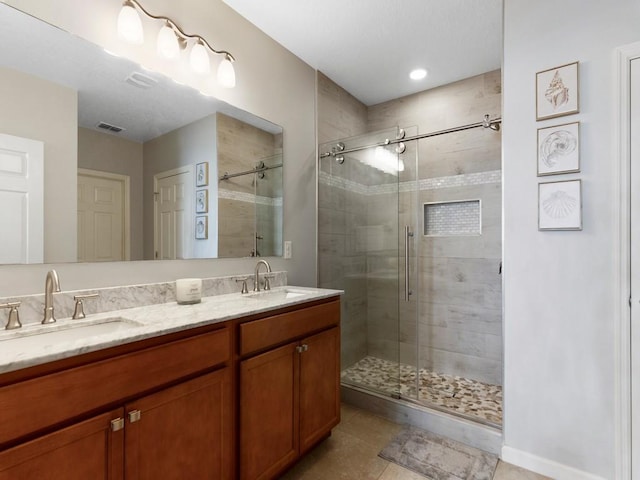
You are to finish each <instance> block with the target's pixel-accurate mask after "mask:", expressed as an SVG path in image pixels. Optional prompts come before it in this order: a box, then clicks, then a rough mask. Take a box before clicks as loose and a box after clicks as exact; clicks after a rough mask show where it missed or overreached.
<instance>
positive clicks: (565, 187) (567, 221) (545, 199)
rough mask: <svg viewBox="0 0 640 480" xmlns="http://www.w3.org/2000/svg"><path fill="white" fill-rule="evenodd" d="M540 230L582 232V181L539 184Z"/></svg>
mask: <svg viewBox="0 0 640 480" xmlns="http://www.w3.org/2000/svg"><path fill="white" fill-rule="evenodd" d="M538 230H582V181H581V180H564V181H560V182H545V183H539V184H538Z"/></svg>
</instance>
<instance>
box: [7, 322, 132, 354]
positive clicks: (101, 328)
mask: <svg viewBox="0 0 640 480" xmlns="http://www.w3.org/2000/svg"><path fill="white" fill-rule="evenodd" d="M140 326H142V324H141V323H138V322H134V321H132V320H128V319H126V318H122V317H112V318H102V319H100V320H96V321H94V322H91V323H88V322H86V321H85V320H80V321H76V320H68V321H65V322H64V323H55V324H53V325H38V326H36V327H32V328H30V327H23V328H22V329H19V330H12V331H8V332H3V333H2V334H0V348H11V349H19V350H30V349H37V348H44V347H46V346H48V345H55V344H57V343H61V342H64V343H66V342H74V341H76V340H81V339H84V338H88V337H95V336H98V335H105V334H109V333H115V332H121V331H124V330H128V329H130V328H136V327H140Z"/></svg>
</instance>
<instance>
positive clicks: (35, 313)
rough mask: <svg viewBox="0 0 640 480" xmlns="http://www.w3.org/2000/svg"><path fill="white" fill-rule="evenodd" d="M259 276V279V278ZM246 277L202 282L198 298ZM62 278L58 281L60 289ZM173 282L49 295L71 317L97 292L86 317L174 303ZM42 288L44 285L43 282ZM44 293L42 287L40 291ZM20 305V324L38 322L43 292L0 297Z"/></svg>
mask: <svg viewBox="0 0 640 480" xmlns="http://www.w3.org/2000/svg"><path fill="white" fill-rule="evenodd" d="M272 274H273V275H274V278H273V279H271V282H270V283H271V286H273V287H279V286H283V285H286V284H287V272H272ZM262 275H263V274H261V275H260V277H261V278H262ZM246 277H247V275H232V276H225V277H211V278H203V279H202V296H203V297H210V296H215V295H224V294H228V293H234V292H238V293H239V292H240V290H241V287H242V284H241V283H238V282H236V279H239V278H246ZM252 280H253V279H252V278H250V279H249V280H248V282H247V286H248V287H249V290H251V289H252V288H253V281H252ZM63 282H64V279H60V283H61V285H62V286H63V287H64V283H63ZM175 285H176V284H175V282H162V283H149V284H144V285H122V286H118V287H108V288H95V289H88V290H74V291H65V290H64V289H63V290H62V291H61V292H59V293H54V294H53V303H54V308H55V317H56V318H69V317H71V315H72V314H73V310H74V306H75V300H74V299H73V297H74V295H85V294H91V293H97V294H99V296H98V297H97V298H90V299H86V300H84V311H85V314H86V315H87V317H89V316H90V315H91V314H92V313H103V312H110V311H115V310H123V309H126V308H134V307H142V306H145V305H157V304H162V303H169V302H175V301H176V293H175ZM43 287H44V282H43ZM43 290H44V288H43ZM6 302H21V305H20V308H19V309H18V311H19V313H20V321H21V322H22V324H23V325H27V324H33V323H39V322H40V321H42V317H43V309H44V292H43V293H41V294H37V295H24V296H17V297H3V298H0V303H6ZM8 314H9V310H8V309H7V310H4V311H0V328H3V326H4V324H5V323H6V320H7V317H8Z"/></svg>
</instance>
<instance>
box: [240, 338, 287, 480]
mask: <svg viewBox="0 0 640 480" xmlns="http://www.w3.org/2000/svg"><path fill="white" fill-rule="evenodd" d="M298 356H299V353H298V352H297V351H296V345H295V344H289V345H285V346H284V347H281V348H276V349H274V350H271V351H269V352H267V353H263V354H262V355H257V356H255V357H252V358H250V359H248V360H244V361H242V362H241V363H240V478H241V479H242V480H258V479H270V478H274V476H275V474H277V473H278V472H279V471H280V470H282V469H283V468H284V467H286V466H287V465H288V464H290V463H291V462H293V461H294V460H295V459H296V458H297V456H298V415H297V409H298V368H299V364H298Z"/></svg>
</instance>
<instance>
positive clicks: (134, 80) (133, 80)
mask: <svg viewBox="0 0 640 480" xmlns="http://www.w3.org/2000/svg"><path fill="white" fill-rule="evenodd" d="M124 81H125V82H127V83H128V84H129V85H133V86H134V87H138V88H151V87H154V86H155V85H157V84H158V81H157V80H156V79H155V78H151V77H150V76H148V75H145V74H144V73H140V72H133V73H132V74H131V75H129V76H128V77H127V78H125V79H124Z"/></svg>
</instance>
